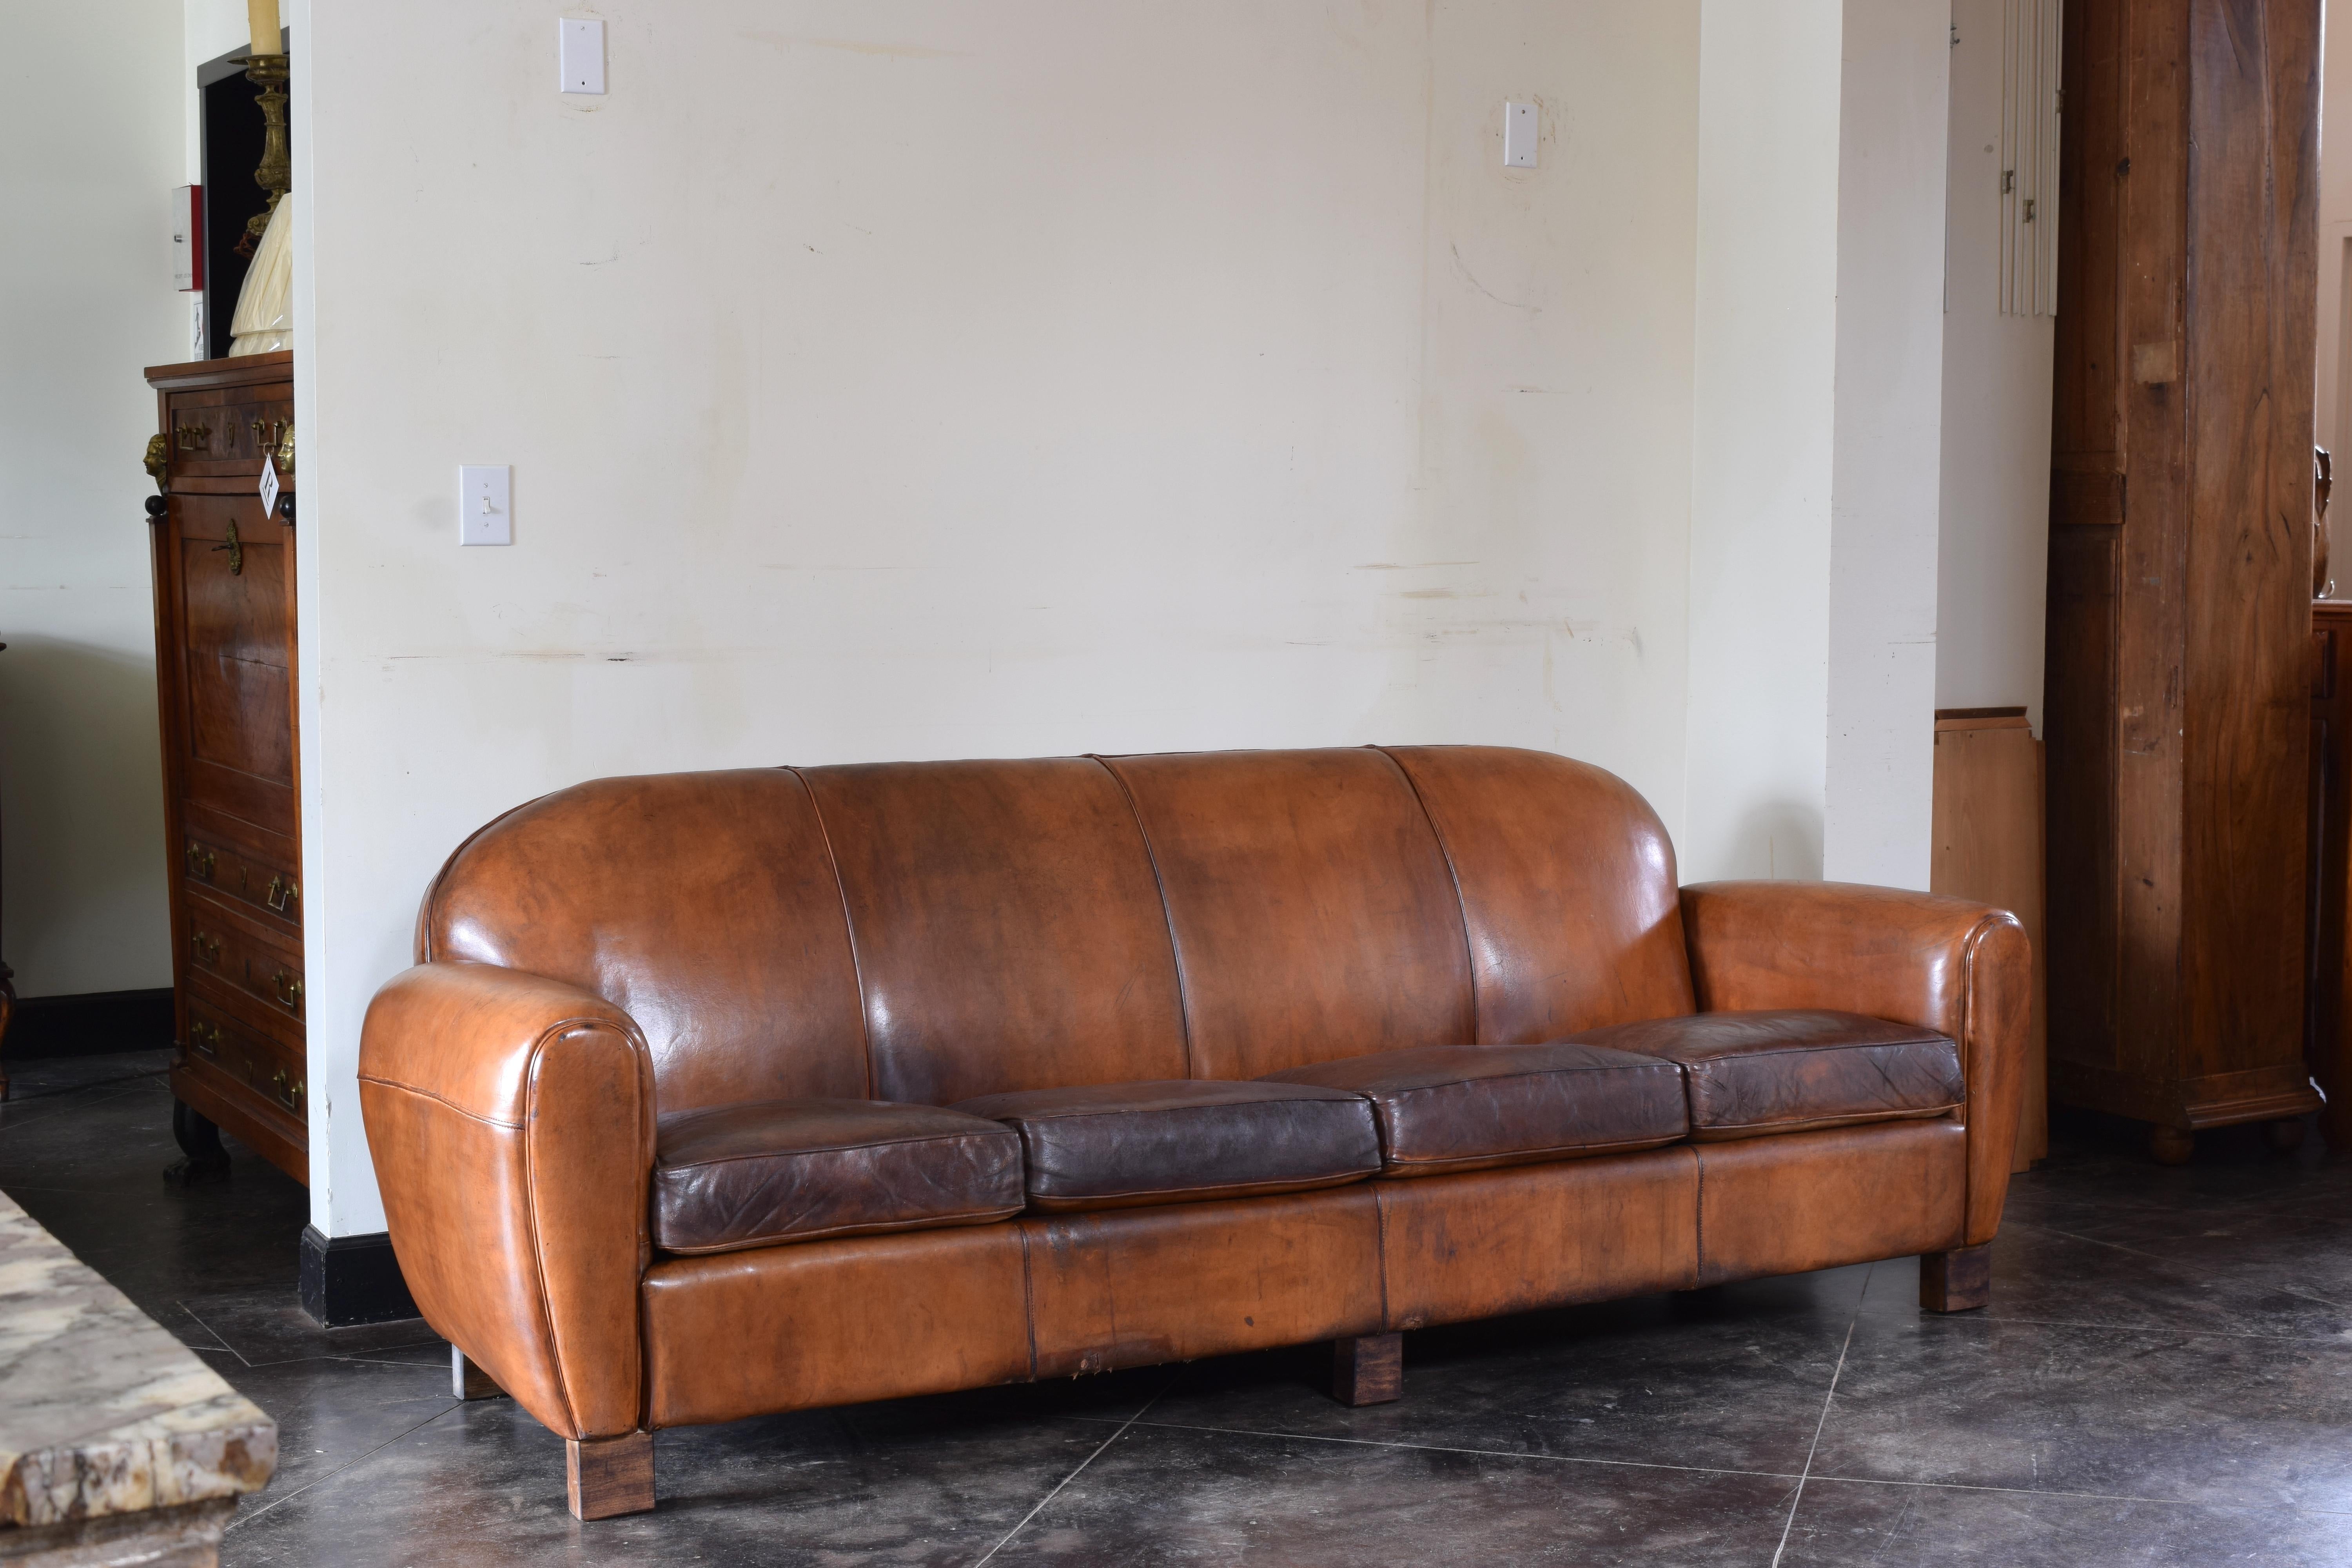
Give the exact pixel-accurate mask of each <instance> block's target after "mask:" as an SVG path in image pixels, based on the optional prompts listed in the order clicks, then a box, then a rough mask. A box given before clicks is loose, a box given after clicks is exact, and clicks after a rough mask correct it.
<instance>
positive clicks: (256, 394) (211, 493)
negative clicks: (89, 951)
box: [147, 353, 310, 1182]
mask: <svg viewBox="0 0 2352 1568" xmlns="http://www.w3.org/2000/svg"><path fill="white" fill-rule="evenodd" d="M292 362H293V356H292V355H291V354H289V353H272V354H255V355H251V356H249V357H246V358H241V359H225V360H200V361H198V362H196V363H193V364H177V365H159V366H157V367H155V368H153V369H151V370H150V371H148V373H147V381H148V384H150V385H151V386H152V387H153V388H154V389H155V393H156V403H157V413H158V426H159V429H160V431H161V433H162V436H163V463H164V471H163V475H162V476H161V478H162V481H163V487H164V488H163V494H162V495H161V496H160V497H158V498H157V500H156V501H151V502H150V503H149V505H150V510H151V511H152V513H153V515H152V518H151V522H152V533H153V548H154V571H155V672H156V683H157V687H158V690H157V697H158V700H159V707H160V709H161V711H162V719H163V789H164V810H165V813H166V814H167V816H168V819H169V821H168V831H169V834H170V838H169V843H170V846H171V856H172V862H171V880H172V887H173V900H172V938H173V990H174V996H175V1024H176V1034H177V1039H178V1045H179V1051H178V1054H177V1056H176V1058H174V1060H173V1067H172V1092H173V1094H174V1095H175V1096H177V1097H178V1100H179V1101H180V1105H179V1108H178V1110H176V1112H175V1116H174V1127H175V1130H176V1131H179V1133H180V1139H181V1144H182V1147H183V1148H184V1149H185V1150H186V1151H187V1152H188V1154H189V1156H190V1160H191V1162H192V1163H193V1164H194V1165H195V1166H197V1167H203V1166H205V1165H206V1164H208V1163H216V1156H217V1145H218V1141H217V1136H216V1134H215V1132H214V1128H215V1127H218V1128H222V1129H226V1131H229V1132H231V1133H233V1134H235V1135H236V1137H237V1138H238V1139H240V1140H242V1141H243V1142H245V1143H246V1144H247V1146H248V1147H250V1148H251V1149H253V1150H254V1151H255V1152H257V1153H259V1154H261V1155H263V1156H264V1157H266V1158H268V1160H269V1161H270V1162H271V1163H274V1164H276V1165H278V1166H279V1167H280V1168H281V1169H283V1170H284V1171H286V1172H287V1173H289V1175H292V1176H293V1177H295V1178H296V1179H297V1180H299V1181H303V1182H308V1181H309V1180H310V1156H309V1144H310V1138H309V1132H308V1122H307V1114H308V1112H307V1103H306V1102H307V1098H308V1092H309V1082H308V1080H309V1077H310V1073H309V1066H308V1057H307V1052H306V1049H305V1045H304V1033H303V1023H302V887H301V880H302V824H301V793H300V770H299V765H298V763H297V753H296V745H295V738H296V728H295V683H294V672H295V659H294V647H295V642H294V625H295V623H294V539H295V529H294V523H293V517H294V510H295V509H294V506H293V502H292V496H293V491H294V473H293V470H292V468H291V466H290V458H291V446H290V442H289V437H290V433H291V429H292V425H291V421H292V419H293V402H294V382H293V363H292ZM278 454H283V455H284V457H285V459H286V460H283V461H281V460H280V458H279V457H278ZM265 463H273V464H275V465H276V467H277V472H278V480H279V484H280V487H281V489H282V492H283V493H282V496H281V499H280V501H279V503H278V506H277V507H276V508H275V509H265V507H264V506H263V504H262V499H261V495H260V493H259V486H260V481H261V475H262V468H263V465H264V464H265ZM159 502H160V504H158V503H159Z"/></svg>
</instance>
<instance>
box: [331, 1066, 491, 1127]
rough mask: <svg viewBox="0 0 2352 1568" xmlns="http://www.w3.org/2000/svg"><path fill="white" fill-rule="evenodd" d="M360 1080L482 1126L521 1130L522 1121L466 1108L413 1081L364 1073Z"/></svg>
mask: <svg viewBox="0 0 2352 1568" xmlns="http://www.w3.org/2000/svg"><path fill="white" fill-rule="evenodd" d="M360 1081H361V1082H362V1083H369V1084H373V1085H374V1086H375V1087H376V1088H378V1089H398V1090H399V1091H400V1092H401V1093H403V1094H413V1095H415V1096H416V1097H417V1098H418V1099H419V1100H431V1101H433V1103H435V1104H436V1105H439V1106H442V1107H445V1108H446V1109H447V1110H454V1111H456V1112H457V1114H458V1115H460V1116H462V1117H464V1118H465V1119H466V1120H467V1121H474V1122H478V1123H480V1124H481V1125H482V1126H484V1127H495V1128H497V1129H499V1131H502V1132H520V1131H522V1123H521V1122H520V1121H501V1120H499V1118H498V1117H495V1116H485V1115H483V1114H482V1113H481V1112H480V1111H478V1110H467V1109H466V1108H465V1107H464V1106H462V1105H460V1104H458V1103H457V1101H456V1100H451V1099H450V1098H449V1097H448V1096H447V1095H446V1094H436V1093H434V1092H433V1091H432V1090H431V1089H419V1088H417V1087H416V1086H415V1084H413V1083H401V1082H398V1081H397V1080H395V1079H388V1078H371V1077H369V1076H368V1075H367V1074H366V1073H362V1074H360Z"/></svg>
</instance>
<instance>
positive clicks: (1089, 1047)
mask: <svg viewBox="0 0 2352 1568" xmlns="http://www.w3.org/2000/svg"><path fill="white" fill-rule="evenodd" d="M802 776H803V777H804V778H805V779H806V780H807V781H808V785H809V788H810V790H811V791H812V792H813V793H814V796H815V799H816V803H817V807H818V810H819V812H820V813H821V815H822V816H823V819H824V831H825V834H826V836H827V837H828V838H829V840H830V842H831V844H832V847H833V852H834V858H835V863H836V864H837V865H838V867H839V868H840V872H841V891H840V894H839V897H838V899H837V900H836V907H839V905H841V904H845V905H846V906H847V909H848V911H849V929H850V932H851V937H852V941H853V942H854V944H855V947H856V957H857V973H858V977H859V980H860V982H861V983H862V984H863V986H864V988H865V1001H866V1037H867V1039H868V1041H869V1043H870V1049H871V1051H872V1055H873V1062H874V1088H873V1089H872V1091H871V1093H872V1094H873V1096H874V1098H876V1099H880V1100H911V1101H920V1102H924V1103H928V1104H934V1105H945V1104H949V1103H951V1102H953V1101H956V1100H970V1099H971V1098H973V1097H974V1096H976V1095H982V1094H993V1093H998V1092H1001V1091H1003V1090H1008V1089H1057V1088H1065V1087H1068V1086H1071V1085H1076V1084H1089V1083H1129V1082H1134V1081H1137V1080H1139V1079H1176V1078H1185V1077H1189V1076H1191V1071H1190V1068H1189V1066H1188V1063H1187V1060H1186V1054H1185V1046H1184V1015H1183V1008H1182V1005H1181V1002H1180V1001H1179V999H1178V994H1177V980H1176V963H1175V955H1174V953H1173V952H1172V951H1171V947H1170V945H1169V936H1168V917H1167V914H1166V912H1165V911H1164V910H1162V909H1161V908H1160V889H1159V885H1158V883H1157V882H1156V881H1155V880H1154V879H1153V876H1152V871H1151V858H1150V855H1149V854H1148V853H1147V852H1146V851H1145V848H1144V844H1143V836H1142V834H1141V833H1140V832H1139V831H1138V829H1137V827H1136V825H1135V816H1134V814H1133V813H1132V812H1131V811H1129V808H1128V805H1127V798H1126V796H1125V795H1123V794H1122V793H1121V792H1120V789H1119V786H1118V781H1117V780H1115V779H1113V778H1112V777H1111V776H1110V774H1109V773H1106V772H1105V771H1104V770H1103V768H1102V766H1101V764H1100V763H1096V762H1094V761H1093V760H1091V759H1089V758H1085V757H1049V758H1044V759H1040V760H1037V761H1032V762H969V763H880V764H874V765H866V766H852V767H828V768H808V769H805V770H803V771H802Z"/></svg>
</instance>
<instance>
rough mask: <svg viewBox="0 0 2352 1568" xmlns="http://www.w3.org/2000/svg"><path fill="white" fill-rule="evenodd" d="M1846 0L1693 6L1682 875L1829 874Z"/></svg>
mask: <svg viewBox="0 0 2352 1568" xmlns="http://www.w3.org/2000/svg"><path fill="white" fill-rule="evenodd" d="M1841 10H1842V7H1841V5H1840V3H1839V0H1705V3H1704V4H1703V5H1701V7H1700V10H1699V124H1698V147H1699V152H1698V268H1697V275H1698V285H1697V300H1698V303H1697V311H1696V318H1697V320H1696V334H1695V339H1694V342H1695V347H1694V353H1695V357H1696V366H1695V374H1694V377H1693V381H1694V398H1693V402H1694V415H1693V426H1694V441H1693V457H1692V464H1691V552H1690V559H1691V566H1690V584H1691V586H1690V696H1689V701H1688V705H1687V710H1686V713H1687V717H1686V723H1687V726H1688V749H1687V755H1688V758H1689V763H1688V781H1689V782H1688V789H1687V795H1686V799H1687V801H1688V805H1687V806H1686V808H1685V809H1686V816H1685V826H1684V832H1683V839H1682V843H1681V845H1680V848H1681V852H1682V853H1681V860H1682V871H1683V877H1684V879H1685V880H1686V881H1700V880H1706V879H1711V878H1717V877H1819V876H1820V875H1821V871H1822V797H1823V789H1824V783H1825V779H1826V773H1827V767H1828V749H1827V743H1826V742H1827V733H1826V728H1825V718H1824V716H1825V714H1826V713H1827V711H1828V707H1829V659H1830V642H1829V617H1830V545H1831V536H1830V498H1831V480H1832V441H1831V432H1832V423H1833V419H1834V415H1835V389H1836V379H1835V378H1836V357H1835V351H1836V343H1837V309H1838V300H1837V251H1838V95H1839V91H1840V85H1839V84H1840V77H1839V64H1838V57H1839V45H1840V37H1839V28H1840V14H1841Z"/></svg>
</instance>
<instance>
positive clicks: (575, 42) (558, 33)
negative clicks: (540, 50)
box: [555, 16, 604, 93]
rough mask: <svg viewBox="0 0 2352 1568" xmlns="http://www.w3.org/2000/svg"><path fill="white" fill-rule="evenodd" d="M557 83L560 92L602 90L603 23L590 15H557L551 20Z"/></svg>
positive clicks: (599, 91)
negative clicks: (553, 20) (557, 74)
mask: <svg viewBox="0 0 2352 1568" xmlns="http://www.w3.org/2000/svg"><path fill="white" fill-rule="evenodd" d="M555 67H556V70H557V71H558V73H559V74H560V79H559V80H558V82H557V84H556V85H557V87H558V89H560V90H562V91H564V92H591V93H601V92H603V91H604V23H602V22H600V21H597V20H596V19H595V18H593V17H580V16H559V17H558V18H556V23H555Z"/></svg>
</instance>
